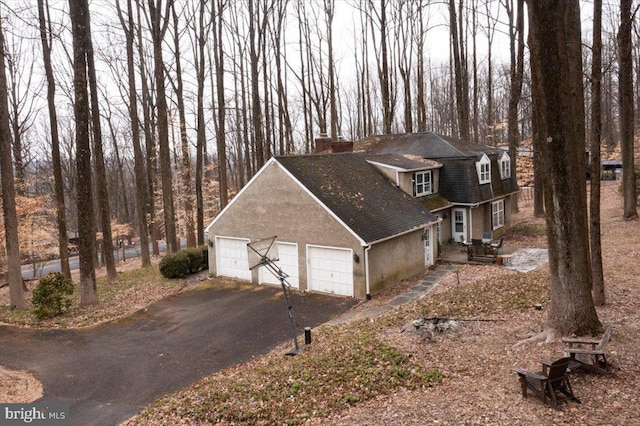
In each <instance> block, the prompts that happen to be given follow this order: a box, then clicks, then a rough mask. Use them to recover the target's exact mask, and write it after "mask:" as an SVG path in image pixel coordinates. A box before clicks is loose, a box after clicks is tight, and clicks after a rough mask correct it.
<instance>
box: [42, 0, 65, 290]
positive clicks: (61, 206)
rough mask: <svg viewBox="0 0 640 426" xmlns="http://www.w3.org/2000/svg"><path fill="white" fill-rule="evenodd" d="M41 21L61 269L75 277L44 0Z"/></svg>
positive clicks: (62, 271)
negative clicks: (71, 259)
mask: <svg viewBox="0 0 640 426" xmlns="http://www.w3.org/2000/svg"><path fill="white" fill-rule="evenodd" d="M38 20H39V25H40V41H41V43H42V54H43V58H44V69H45V75H46V79H47V107H48V112H49V127H50V129H51V162H52V169H53V180H54V193H55V200H56V223H57V225H58V250H59V253H60V272H61V273H62V275H63V276H64V277H65V278H68V279H70V278H71V269H70V267H69V237H68V235H67V213H66V203H65V198H64V182H63V176H62V165H61V158H60V141H59V135H58V115H57V112H56V98H55V97H56V87H55V85H56V82H55V78H54V76H53V67H52V65H51V45H52V34H51V26H50V23H51V19H50V17H49V9H48V7H45V3H44V0H38Z"/></svg>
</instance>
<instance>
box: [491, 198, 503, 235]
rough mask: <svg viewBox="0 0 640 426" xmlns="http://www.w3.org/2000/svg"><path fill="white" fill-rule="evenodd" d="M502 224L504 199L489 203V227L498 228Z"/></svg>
mask: <svg viewBox="0 0 640 426" xmlns="http://www.w3.org/2000/svg"><path fill="white" fill-rule="evenodd" d="M503 226H504V200H498V201H494V202H493V203H491V229H498V228H502V227H503Z"/></svg>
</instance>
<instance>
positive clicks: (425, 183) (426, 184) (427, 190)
mask: <svg viewBox="0 0 640 426" xmlns="http://www.w3.org/2000/svg"><path fill="white" fill-rule="evenodd" d="M418 176H421V177H422V182H418ZM419 187H421V188H422V190H421V191H419V190H418V188H419ZM413 193H414V195H415V196H416V197H421V196H423V195H429V194H433V173H432V172H431V170H425V171H422V172H415V173H414V174H413Z"/></svg>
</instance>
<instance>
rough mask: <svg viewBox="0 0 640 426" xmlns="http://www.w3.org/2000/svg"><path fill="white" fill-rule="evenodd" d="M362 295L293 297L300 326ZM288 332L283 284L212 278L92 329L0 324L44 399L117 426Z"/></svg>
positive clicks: (11, 364) (0, 344)
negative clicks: (214, 282)
mask: <svg viewBox="0 0 640 426" xmlns="http://www.w3.org/2000/svg"><path fill="white" fill-rule="evenodd" d="M355 303H357V301H356V300H355V299H351V298H338V297H330V296H326V295H321V294H313V293H295V292H294V293H293V294H292V295H291V304H292V306H293V312H294V315H295V319H296V321H297V323H298V325H299V331H302V329H303V328H304V327H315V326H317V325H319V324H322V323H324V322H326V321H328V320H330V319H331V318H333V317H336V316H337V315H339V314H341V313H343V312H345V311H347V310H348V309H349V308H350V307H351V306H353V305H354V304H355ZM287 340H289V341H291V329H290V327H289V320H288V316H287V310H286V307H285V303H284V301H283V296H282V290H281V288H280V287H271V286H260V287H256V286H250V285H244V284H238V285H237V286H231V287H229V286H223V287H215V286H211V287H207V288H203V289H201V288H194V289H190V290H188V291H185V292H182V293H180V294H178V295H176V296H174V297H171V298H169V299H166V300H163V301H160V302H158V303H156V304H154V305H152V306H151V307H149V309H147V310H146V311H144V312H138V313H136V314H135V315H133V316H131V317H129V318H126V319H123V320H119V321H114V322H111V323H108V324H103V325H100V326H98V327H94V328H91V329H86V330H42V331H40V330H28V329H19V328H14V327H6V326H0V364H2V365H4V366H5V367H8V368H11V369H26V370H29V371H31V372H33V373H35V374H36V376H37V377H38V378H39V379H40V380H41V381H42V384H43V387H44V396H43V398H42V401H46V402H55V401H59V402H66V403H69V404H70V405H71V413H70V421H71V424H72V425H85V426H86V425H100V426H102V425H115V424H118V423H119V422H122V421H123V420H125V419H127V418H129V417H131V416H132V415H134V414H136V413H137V412H139V411H140V410H141V409H142V408H143V407H144V406H146V405H148V404H149V403H151V402H152V401H154V400H155V399H157V398H158V397H160V396H162V395H164V394H166V393H168V392H172V391H175V390H178V389H181V388H183V387H185V386H187V385H189V384H190V383H193V382H195V381H197V380H198V379H201V378H202V377H205V376H207V375H209V374H211V373H213V372H215V371H218V370H220V369H223V368H225V367H228V366H230V365H233V364H237V363H243V362H246V361H248V360H250V359H251V358H252V357H254V356H256V355H260V354H263V353H266V352H268V351H269V350H271V349H273V348H274V346H276V345H277V344H280V343H283V342H286V341H287ZM301 343H302V342H301ZM291 346H292V347H293V343H292V345H291ZM286 359H287V357H286V356H285V355H283V362H286Z"/></svg>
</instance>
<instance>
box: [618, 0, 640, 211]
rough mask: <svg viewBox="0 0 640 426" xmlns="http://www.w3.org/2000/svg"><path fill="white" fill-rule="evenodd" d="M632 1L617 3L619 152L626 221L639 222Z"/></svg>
mask: <svg viewBox="0 0 640 426" xmlns="http://www.w3.org/2000/svg"><path fill="white" fill-rule="evenodd" d="M632 3H633V2H632V0H620V30H619V32H618V57H619V63H620V65H619V71H618V81H619V99H620V150H621V152H622V188H623V195H624V212H623V217H624V218H625V219H628V220H629V219H633V220H635V219H638V210H637V208H638V198H637V197H638V194H637V190H636V175H635V166H634V158H633V147H634V141H633V131H634V130H633V127H634V112H633V111H634V108H633V55H632V51H633V44H632V41H631V30H632V27H633V20H632V16H631V4H632Z"/></svg>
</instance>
